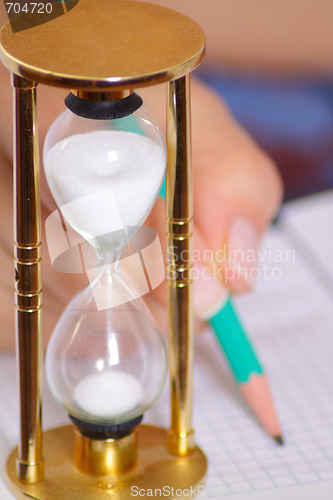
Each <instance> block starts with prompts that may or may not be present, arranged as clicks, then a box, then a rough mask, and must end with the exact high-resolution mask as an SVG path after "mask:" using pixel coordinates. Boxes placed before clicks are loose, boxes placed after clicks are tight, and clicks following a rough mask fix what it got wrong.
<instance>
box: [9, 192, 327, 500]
mask: <svg viewBox="0 0 333 500" xmlns="http://www.w3.org/2000/svg"><path fill="white" fill-rule="evenodd" d="M332 221H333V192H327V193H324V194H319V195H315V196H311V197H308V198H306V199H303V200H300V201H296V202H292V203H289V204H287V205H285V206H284V207H283V209H282V211H281V216H280V218H279V222H278V223H277V224H276V225H275V226H274V227H272V228H271V230H270V231H269V233H268V234H267V237H266V238H265V241H264V242H263V245H262V248H261V251H260V255H259V258H260V261H261V277H260V278H259V279H258V283H257V285H256V287H255V291H254V292H252V293H251V294H248V295H246V296H243V297H239V298H236V300H235V303H236V306H237V308H238V311H239V314H240V316H241V318H242V321H243V323H244V325H245V326H246V327H247V330H248V332H249V335H250V336H251V339H252V341H253V343H254V345H255V347H256V349H257V351H258V353H259V356H260V358H261V360H262V362H263V364H264V366H265V367H266V371H267V374H268V376H269V379H270V383H271V389H272V393H273V397H274V399H275V404H276V407H277V411H278V414H279V417H280V420H281V424H282V427H283V432H284V436H285V440H286V445H285V446H283V447H278V446H277V445H276V444H275V443H274V441H273V440H272V439H271V438H270V437H269V436H267V435H266V434H265V432H264V431H263V429H262V428H261V427H260V425H259V424H258V422H257V421H256V420H255V418H254V417H253V415H252V414H251V413H250V411H249V410H248V408H247V407H246V405H245V404H244V402H243V400H242V398H241V397H240V395H239V392H238V390H237V388H236V387H235V384H234V381H233V379H232V377H231V375H230V372H229V369H228V367H227V365H226V362H225V360H224V358H223V355H222V353H221V351H220V350H219V348H218V347H217V342H216V340H215V338H214V336H213V334H212V333H211V332H210V331H209V330H207V331H206V332H205V333H203V334H202V335H200V336H199V337H198V338H196V346H195V370H194V387H195V392H194V427H195V432H196V440H197V443H198V445H199V446H200V447H201V448H202V449H203V450H204V451H205V453H206V455H207V457H208V461H209V468H208V476H207V482H206V486H205V490H204V491H203V492H202V493H201V496H200V498H212V499H224V498H226V499H228V498H232V499H233V500H238V499H239V500H241V499H247V500H275V499H281V498H283V499H284V500H289V499H290V500H310V499H311V500H313V499H317V498H318V499H319V498H320V500H332V498H333V258H332V255H333V230H332V229H333V222H332ZM15 373H16V368H15V360H14V356H12V355H4V354H1V355H0V459H1V464H0V465H1V466H2V468H3V467H4V463H5V459H6V455H7V454H8V451H9V450H10V449H11V447H13V446H14V445H15V444H16V441H17V429H18V411H17V405H16V394H15V389H16V384H15ZM44 393H45V394H44V407H43V408H44V427H45V428H50V427H55V426H58V425H62V424H65V423H67V422H68V420H67V416H66V414H65V412H64V411H63V410H62V408H60V407H59V406H58V405H57V403H55V401H54V400H53V399H52V397H51V395H50V394H49V391H48V389H47V386H46V383H45V384H44ZM168 408H169V395H168V386H167V385H166V387H165V390H164V391H163V393H162V395H161V396H160V398H159V400H158V401H157V402H156V403H155V405H154V406H153V407H152V408H151V409H150V410H149V411H148V412H147V414H146V416H145V422H146V423H152V424H158V425H161V426H164V427H167V426H168V414H169V410H168ZM0 498H1V500H11V499H12V498H13V497H12V496H11V494H10V493H9V492H8V491H7V490H6V488H5V486H4V484H3V481H0Z"/></svg>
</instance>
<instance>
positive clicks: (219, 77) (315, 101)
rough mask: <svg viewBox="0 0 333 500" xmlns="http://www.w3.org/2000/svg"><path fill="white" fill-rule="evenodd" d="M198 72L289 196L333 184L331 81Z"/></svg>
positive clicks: (226, 71) (332, 96)
mask: <svg viewBox="0 0 333 500" xmlns="http://www.w3.org/2000/svg"><path fill="white" fill-rule="evenodd" d="M332 3H333V2H332ZM197 75H198V76H200V78H201V79H202V80H203V81H205V82H206V83H208V84H209V85H210V86H211V87H213V88H214V89H215V90H216V91H218V92H219V93H220V94H221V96H222V97H223V98H224V99H225V100H226V101H227V103H228V104H229V106H230V108H231V110H232V112H233V114H234V116H235V117H236V119H237V120H238V121H239V122H240V123H241V124H242V125H243V126H244V127H245V128H246V129H247V130H248V132H249V133H250V134H251V135H252V137H253V138H254V139H255V140H256V141H257V142H258V143H259V144H260V146H261V147H262V148H263V149H264V150H265V151H267V152H268V154H269V155H270V156H271V157H272V158H273V159H274V160H275V162H276V164H277V165H278V167H279V170H280V172H281V174H282V178H283V181H284V184H285V198H284V199H285V201H288V200H291V199H294V198H297V197H300V196H303V195H307V194H311V193H314V192H318V191H322V190H326V189H330V188H333V81H330V80H329V79H326V78H323V77H322V78H318V77H315V78H311V77H310V76H309V75H306V76H305V75H302V76H295V75H293V76H292V77H291V76H287V75H281V74H280V75H279V74H275V75H269V74H267V73H266V74H263V73H262V74H260V72H259V71H258V72H256V71H252V72H250V71H243V72H239V71H237V72H235V71H232V70H223V69H221V68H220V67H219V68H218V67H216V68H214V69H212V68H211V69H209V70H206V71H205V70H201V71H199V72H198V73H197Z"/></svg>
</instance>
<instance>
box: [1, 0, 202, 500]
mask: <svg viewBox="0 0 333 500" xmlns="http://www.w3.org/2000/svg"><path fill="white" fill-rule="evenodd" d="M204 49H205V38H204V34H203V32H202V30H201V28H200V27H199V26H198V25H197V24H196V23H195V22H193V21H192V20H191V19H189V18H187V17H186V16H184V15H182V14H179V13H177V12H175V11H172V10H170V9H166V8H164V7H159V6H155V5H152V4H148V3H142V2H139V1H133V0H121V1H119V0H94V1H91V0H80V2H79V3H78V4H77V5H76V6H75V8H73V9H72V10H70V11H69V12H68V13H67V14H66V15H64V16H61V17H59V18H57V19H54V20H52V21H50V22H47V23H45V24H41V25H39V26H35V27H33V28H31V29H26V30H22V31H20V32H16V33H13V32H12V30H11V26H10V24H9V23H7V24H5V26H4V27H3V28H2V30H1V33H0V57H1V60H2V62H3V64H4V65H5V66H6V67H7V68H8V69H9V70H10V72H11V76H12V85H13V87H14V211H15V215H14V249H15V255H14V260H15V296H16V303H15V309H16V336H17V358H18V370H19V386H20V436H19V445H18V449H17V450H14V451H13V452H12V454H11V455H10V457H9V460H8V464H7V472H8V475H9V478H10V484H11V486H12V489H13V491H14V492H15V493H16V494H19V492H24V494H28V495H30V496H31V497H33V498H57V499H58V498H59V499H61V498H67V497H68V498H71V499H75V498H79V495H82V492H81V491H80V488H78V483H77V481H76V479H75V480H74V479H73V481H71V480H69V479H68V478H67V479H66V478H63V479H59V478H58V481H60V482H61V486H60V485H59V484H58V485H57V484H56V486H55V485H54V484H53V485H52V488H51V490H50V491H49V490H47V487H46V486H45V481H44V459H43V456H44V455H45V457H46V459H47V460H48V457H47V447H50V446H51V447H53V454H57V451H56V450H57V449H58V448H57V446H58V445H56V443H62V442H66V441H68V440H69V441H70V439H71V438H70V437H69V434H68V432H69V430H68V427H65V428H61V429H55V430H52V431H49V432H48V433H46V434H45V439H44V449H43V445H42V440H43V434H42V405H41V380H42V331H41V310H42V298H41V291H42V277H41V208H40V186H39V158H38V156H39V152H38V134H37V117H36V86H37V84H38V83H44V84H47V85H51V86H56V87H63V88H67V89H72V92H73V93H74V94H76V95H77V96H78V97H80V98H81V99H89V100H97V101H105V100H117V99H122V98H124V97H126V96H128V95H129V94H131V92H132V91H133V89H134V88H140V87H146V86H151V85H156V84H159V83H166V82H167V87H168V100H167V149H168V168H167V194H166V204H167V228H166V232H167V245H168V247H169V248H170V247H172V249H173V251H172V252H167V255H168V261H167V284H168V331H169V332H168V333H169V370H170V382H171V427H170V429H169V431H168V432H167V433H165V432H164V431H163V432H162V431H161V429H158V428H150V427H147V426H140V427H142V429H140V430H139V440H140V433H141V435H142V436H141V439H142V442H143V441H144V442H145V443H146V444H145V446H149V442H150V441H151V442H152V443H153V442H154V446H156V443H157V442H163V441H164V447H165V450H166V451H165V454H166V455H165V456H166V462H168V464H169V465H168V467H167V472H166V473H167V477H168V476H170V474H172V475H173V480H174V481H176V484H178V483H177V478H178V479H179V480H180V483H179V484H183V483H182V481H183V478H184V474H185V476H186V474H187V475H188V480H189V483H188V484H193V485H195V484H198V482H199V480H201V479H202V476H203V475H204V473H205V470H206V461H205V458H204V455H203V454H202V452H201V451H200V450H199V449H198V448H197V447H196V446H195V443H194V432H193V428H192V406H193V404H192V392H193V306H192V280H191V278H190V269H191V260H190V259H188V256H189V255H191V250H192V231H193V197H192V171H191V132H190V77H189V74H190V72H191V71H192V70H193V69H194V68H195V67H196V66H197V65H198V64H199V63H200V61H201V59H202V57H203V54H204ZM73 89H75V90H73ZM184 255H186V261H185V260H183V256H184ZM147 443H148V444H147ZM59 446H60V445H59ZM154 446H153V447H154ZM58 453H59V454H60V455H61V454H64V452H63V451H62V448H61V446H60V448H59V450H58ZM65 454H66V453H65ZM172 456H173V457H175V458H174V459H172V460H174V461H173V462H172V460H171V462H170V459H171V457H172ZM155 458H157V457H152V459H153V461H154V460H155ZM56 460H60V458H59V459H58V458H56ZM61 460H66V457H65V456H62V457H61ZM187 461H189V462H188V463H187ZM169 462H170V463H169ZM50 463H51V459H50ZM170 464H171V465H170ZM186 464H187V465H186ZM46 467H48V464H47V465H46ZM50 467H51V466H50ZM148 475H149V476H150V477H147V478H146V483H145V484H146V485H148V484H149V481H150V482H151V481H153V483H154V481H155V480H154V479H153V473H152V470H151V471H150V472H149V474H148ZM50 478H51V479H53V477H51V473H49V475H48V481H50ZM169 479H170V478H169ZM80 480H81V478H80ZM89 480H91V478H89V477H87V479H86V481H89ZM165 480H166V478H165V476H164V483H163V482H162V483H161V481H162V477H161V478H160V483H158V481H157V482H156V483H154V484H168V483H165ZM169 482H170V481H169ZM95 483H96V481H95ZM95 483H94V484H95ZM70 484H71V487H70V486H69V485H70ZM96 484H97V483H96ZM96 484H95V486H96ZM186 484H187V483H186ZM73 485H74V486H75V488H74V489H73ZM85 487H88V486H85ZM89 487H91V484H90V486H89ZM114 487H115V485H114V484H113V483H112V484H111V483H110V482H104V483H98V484H97V490H96V492H95V493H94V495H95V496H94V498H104V495H105V494H106V493H107V492H109V493H110V488H111V489H112V488H114ZM45 488H46V489H45ZM54 488H56V489H54ZM52 491H54V493H52ZM65 491H67V495H66V493H65ZM117 491H118V490H117V489H113V490H112V494H113V496H115V498H122V496H121V494H120V493H119V494H118V492H117ZM15 493H14V494H15ZM40 495H42V497H41V496H40ZM52 495H53V496H52ZM22 498H23V497H22ZM24 498H26V496H24ZM81 498H82V496H81ZM84 498H88V497H84ZM89 498H90V497H89Z"/></svg>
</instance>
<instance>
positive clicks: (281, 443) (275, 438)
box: [273, 436, 284, 446]
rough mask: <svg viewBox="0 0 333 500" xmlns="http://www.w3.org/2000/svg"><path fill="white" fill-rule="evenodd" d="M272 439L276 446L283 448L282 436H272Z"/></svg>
mask: <svg viewBox="0 0 333 500" xmlns="http://www.w3.org/2000/svg"><path fill="white" fill-rule="evenodd" d="M273 439H274V441H275V442H276V444H278V445H279V446H283V445H284V439H283V436H273Z"/></svg>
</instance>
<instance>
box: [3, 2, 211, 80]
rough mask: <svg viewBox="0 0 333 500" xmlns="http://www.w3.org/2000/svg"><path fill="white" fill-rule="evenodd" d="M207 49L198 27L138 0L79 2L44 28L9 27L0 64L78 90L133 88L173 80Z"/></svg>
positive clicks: (4, 36)
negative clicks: (19, 28) (13, 29)
mask: <svg viewBox="0 0 333 500" xmlns="http://www.w3.org/2000/svg"><path fill="white" fill-rule="evenodd" d="M21 15H24V14H23V13H22V14H21ZM204 49H205V36H204V33H203V31H202V29H201V28H200V26H199V25H198V24H197V23H195V22H194V21H192V20H191V19H189V18H188V17H187V16H184V15H183V14H180V13H178V12H175V11H173V10H171V9H168V8H165V7H160V6H156V5H153V4H149V3H143V2H139V1H135V0H80V1H79V3H78V4H77V5H76V6H75V7H74V8H72V9H71V10H70V11H68V12H67V13H66V14H64V15H62V16H60V17H57V18H56V19H53V20H52V21H49V22H47V23H45V24H41V25H39V26H35V27H32V28H29V29H25V30H23V31H18V32H16V33H13V32H12V29H11V25H10V23H9V22H8V23H6V24H5V25H4V27H3V28H2V30H1V32H0V58H1V60H2V62H3V63H4V65H5V66H7V68H8V69H9V70H10V71H11V72H13V73H15V74H17V75H19V76H21V77H23V78H26V79H28V80H33V81H36V82H40V83H46V84H49V85H55V86H60V87H66V88H76V89H91V90H122V89H125V88H126V89H133V88H138V87H144V86H148V85H154V84H157V83H162V82H166V81H170V80H174V79H176V78H180V77H182V76H184V75H185V74H187V73H189V72H190V71H192V70H193V69H194V68H195V67H196V66H197V65H198V64H199V62H200V61H201V59H202V57H203V54H204Z"/></svg>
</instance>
